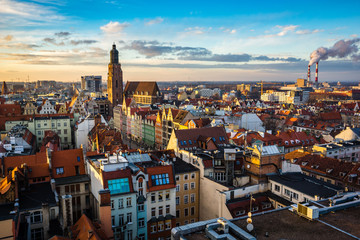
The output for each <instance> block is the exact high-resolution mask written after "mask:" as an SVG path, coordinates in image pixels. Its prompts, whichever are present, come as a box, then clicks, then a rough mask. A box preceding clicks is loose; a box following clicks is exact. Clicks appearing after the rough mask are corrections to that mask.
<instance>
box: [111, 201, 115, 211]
mask: <svg viewBox="0 0 360 240" xmlns="http://www.w3.org/2000/svg"><path fill="white" fill-rule="evenodd" d="M111 209H115V203H114V200H111Z"/></svg>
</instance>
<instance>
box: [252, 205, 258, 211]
mask: <svg viewBox="0 0 360 240" xmlns="http://www.w3.org/2000/svg"><path fill="white" fill-rule="evenodd" d="M258 210H259V207H258V206H254V207H252V209H251V211H252V212H256V211H258Z"/></svg>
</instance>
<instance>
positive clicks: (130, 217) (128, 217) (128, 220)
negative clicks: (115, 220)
mask: <svg viewBox="0 0 360 240" xmlns="http://www.w3.org/2000/svg"><path fill="white" fill-rule="evenodd" d="M126 222H127V223H131V222H132V213H131V212H130V213H127V214H126Z"/></svg>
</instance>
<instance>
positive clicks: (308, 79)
mask: <svg viewBox="0 0 360 240" xmlns="http://www.w3.org/2000/svg"><path fill="white" fill-rule="evenodd" d="M307 82H308V84H309V83H310V65H309V66H308V75H307Z"/></svg>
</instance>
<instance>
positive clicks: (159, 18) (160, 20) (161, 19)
mask: <svg viewBox="0 0 360 240" xmlns="http://www.w3.org/2000/svg"><path fill="white" fill-rule="evenodd" d="M163 21H164V19H163V18H161V17H157V18H155V19H152V20H149V21H147V22H146V23H145V25H147V26H150V25H154V24H159V23H162V22H163Z"/></svg>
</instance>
